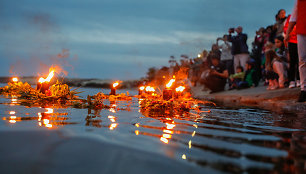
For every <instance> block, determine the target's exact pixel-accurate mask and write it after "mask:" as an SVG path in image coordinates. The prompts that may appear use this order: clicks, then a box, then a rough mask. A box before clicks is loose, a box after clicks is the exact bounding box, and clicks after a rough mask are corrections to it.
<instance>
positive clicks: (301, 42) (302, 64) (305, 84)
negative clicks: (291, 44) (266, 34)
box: [285, 0, 306, 102]
mask: <svg viewBox="0 0 306 174" xmlns="http://www.w3.org/2000/svg"><path fill="white" fill-rule="evenodd" d="M295 25H296V33H297V42H298V53H299V70H300V83H301V93H300V96H299V99H298V102H305V101H306V0H296V3H295V5H294V8H293V13H292V15H291V18H290V20H289V25H288V29H287V34H286V36H285V40H286V41H288V40H289V37H290V34H291V32H292V30H293V28H294V26H295Z"/></svg>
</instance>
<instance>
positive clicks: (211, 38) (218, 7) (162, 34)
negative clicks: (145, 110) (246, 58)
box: [0, 0, 294, 79]
mask: <svg viewBox="0 0 306 174" xmlns="http://www.w3.org/2000/svg"><path fill="white" fill-rule="evenodd" d="M293 3H294V1H291V0H289V1H288V0H269V1H266V0H256V1H254V0H154V1H153V0H152V1H143V0H61V1H59V0H24V1H11V0H1V1H0V21H1V24H0V38H1V39H0V58H1V64H0V76H8V75H18V76H22V75H27V76H28V75H37V74H38V73H45V72H46V71H47V68H46V67H47V66H49V65H52V64H60V65H62V66H63V67H64V69H65V70H67V71H68V76H69V77H81V78H85V77H86V78H101V79H108V78H112V79H114V78H116V79H135V78H139V77H143V76H145V73H146V71H147V69H148V68H149V67H161V66H162V65H167V64H168V59H169V57H170V56H171V55H174V56H176V57H177V58H179V57H180V55H181V54H186V55H189V56H191V57H195V56H196V55H197V54H198V53H199V52H201V50H203V49H210V46H211V44H212V43H213V42H215V39H216V38H217V37H219V36H223V34H225V33H226V32H227V29H228V28H229V27H235V26H238V25H241V26H243V27H244V31H245V32H246V33H247V34H248V35H249V40H248V42H249V43H251V42H252V40H253V37H254V34H255V31H256V30H257V29H258V28H259V27H261V26H267V25H271V24H273V23H274V16H275V14H276V13H277V11H278V10H279V9H281V8H284V9H285V10H287V13H291V9H292V6H293Z"/></svg>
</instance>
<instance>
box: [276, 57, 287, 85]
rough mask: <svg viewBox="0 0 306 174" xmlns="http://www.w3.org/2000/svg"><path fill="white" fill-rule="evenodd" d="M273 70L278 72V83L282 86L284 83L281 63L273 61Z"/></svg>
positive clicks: (283, 70)
mask: <svg viewBox="0 0 306 174" xmlns="http://www.w3.org/2000/svg"><path fill="white" fill-rule="evenodd" d="M273 70H274V71H275V72H276V73H277V74H278V77H279V78H278V84H279V87H280V88H283V87H284V84H285V68H284V65H283V63H281V62H279V61H274V63H273Z"/></svg>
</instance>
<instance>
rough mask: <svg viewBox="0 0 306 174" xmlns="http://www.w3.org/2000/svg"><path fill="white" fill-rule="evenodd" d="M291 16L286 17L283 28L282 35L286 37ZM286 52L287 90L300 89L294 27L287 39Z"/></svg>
mask: <svg viewBox="0 0 306 174" xmlns="http://www.w3.org/2000/svg"><path fill="white" fill-rule="evenodd" d="M290 18H291V15H289V16H288V18H287V20H286V22H285V26H284V34H285V35H286V33H287V29H288V25H289V20H290ZM287 47H288V51H289V75H288V76H289V77H288V78H289V82H290V83H289V88H294V87H300V86H301V85H300V74H299V73H300V72H299V54H298V48H297V36H296V26H294V28H293V30H292V31H291V34H290V36H289V38H288V46H287Z"/></svg>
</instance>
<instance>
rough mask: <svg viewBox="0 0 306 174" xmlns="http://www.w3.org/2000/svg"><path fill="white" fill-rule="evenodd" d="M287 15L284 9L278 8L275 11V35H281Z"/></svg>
mask: <svg viewBox="0 0 306 174" xmlns="http://www.w3.org/2000/svg"><path fill="white" fill-rule="evenodd" d="M286 19H287V17H286V10H284V9H280V10H278V12H277V20H276V23H275V29H276V34H275V36H279V35H283V34H284V33H283V31H284V24H285V21H286Z"/></svg>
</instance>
